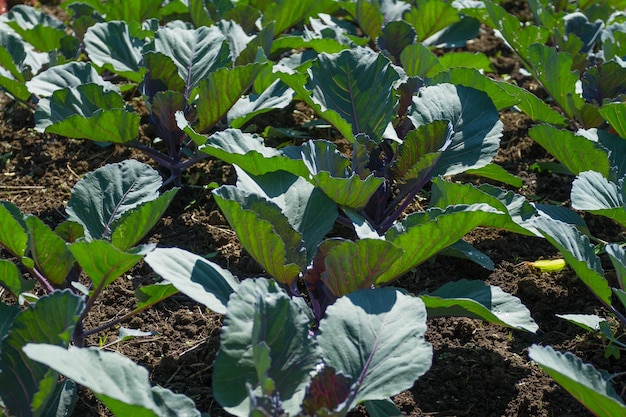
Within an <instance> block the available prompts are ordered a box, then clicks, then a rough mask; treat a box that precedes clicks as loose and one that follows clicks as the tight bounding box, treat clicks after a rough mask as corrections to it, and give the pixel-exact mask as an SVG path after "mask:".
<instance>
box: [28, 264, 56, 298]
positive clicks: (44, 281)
mask: <svg viewBox="0 0 626 417" xmlns="http://www.w3.org/2000/svg"><path fill="white" fill-rule="evenodd" d="M31 272H32V273H33V275H34V276H35V278H37V281H39V283H40V284H41V286H42V287H44V289H45V290H46V292H48V293H52V292H54V287H53V286H52V284H50V281H48V279H47V278H46V277H44V276H43V274H42V273H41V272H39V270H38V269H37V268H33V269H32V270H31Z"/></svg>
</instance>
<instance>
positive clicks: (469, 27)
mask: <svg viewBox="0 0 626 417" xmlns="http://www.w3.org/2000/svg"><path fill="white" fill-rule="evenodd" d="M460 18H461V20H459V21H458V22H456V23H453V24H451V25H450V26H448V27H446V28H445V29H443V30H440V31H439V32H437V33H435V34H434V35H432V36H430V37H429V38H428V39H425V40H423V41H422V43H423V44H424V45H426V46H428V47H435V48H446V49H453V48H464V47H465V45H466V44H467V41H469V40H471V39H476V38H477V37H478V31H479V30H480V22H479V21H478V20H476V19H473V18H470V17H467V16H460Z"/></svg>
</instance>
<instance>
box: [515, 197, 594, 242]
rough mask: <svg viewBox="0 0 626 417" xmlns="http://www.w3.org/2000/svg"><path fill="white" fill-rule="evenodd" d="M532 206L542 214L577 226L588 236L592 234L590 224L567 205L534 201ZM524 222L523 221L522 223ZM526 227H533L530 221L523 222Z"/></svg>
mask: <svg viewBox="0 0 626 417" xmlns="http://www.w3.org/2000/svg"><path fill="white" fill-rule="evenodd" d="M532 206H533V207H534V208H535V209H536V210H537V212H538V213H539V214H541V215H542V216H548V217H550V218H552V219H555V220H560V221H562V222H564V223H568V224H571V225H574V226H576V228H577V229H578V230H580V231H581V232H582V233H584V234H586V235H587V236H589V235H591V232H590V231H589V226H587V223H586V222H585V219H583V218H582V217H581V216H580V214H578V213H577V212H575V211H573V210H571V209H570V208H568V207H565V206H555V205H554V204H541V203H533V204H532ZM522 224H523V223H522ZM523 225H524V226H525V227H528V228H529V229H532V226H531V225H530V224H528V223H526V224H523Z"/></svg>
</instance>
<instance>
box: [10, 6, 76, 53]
mask: <svg viewBox="0 0 626 417" xmlns="http://www.w3.org/2000/svg"><path fill="white" fill-rule="evenodd" d="M7 17H8V20H7V21H6V22H5V23H6V24H7V25H8V26H10V27H11V28H12V29H13V30H15V31H16V32H17V33H18V34H19V35H20V36H21V37H22V39H24V40H25V41H26V42H28V43H30V44H31V45H33V46H34V47H35V48H37V49H38V50H40V51H41V52H50V51H52V50H54V49H57V48H58V47H59V42H60V41H61V38H63V37H64V36H65V25H64V24H63V22H61V21H60V20H58V19H57V18H55V17H53V16H52V15H50V14H47V13H43V12H41V11H39V10H36V9H35V8H34V7H29V6H25V5H21V4H18V5H15V6H14V7H12V8H11V10H10V11H9V13H8V15H7Z"/></svg>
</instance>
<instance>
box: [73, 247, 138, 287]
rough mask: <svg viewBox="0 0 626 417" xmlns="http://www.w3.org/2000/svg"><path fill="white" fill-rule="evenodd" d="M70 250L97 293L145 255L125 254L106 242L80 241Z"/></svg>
mask: <svg viewBox="0 0 626 417" xmlns="http://www.w3.org/2000/svg"><path fill="white" fill-rule="evenodd" d="M68 248H69V250H70V251H71V252H72V255H74V258H76V261H77V262H78V264H79V265H80V267H81V268H82V269H83V271H85V274H87V276H88V277H89V279H90V280H91V282H92V283H93V289H94V290H95V291H101V290H102V289H103V288H105V287H106V286H107V285H109V284H111V283H112V282H113V281H115V280H116V279H117V278H119V277H120V276H122V274H124V273H125V272H127V271H128V270H130V269H131V268H132V267H133V266H135V265H136V264H137V263H138V262H139V261H141V260H142V259H143V255H140V254H134V253H128V252H123V251H121V250H119V249H117V248H116V247H115V246H113V245H111V244H110V243H109V242H106V241H104V240H92V241H90V242H87V241H79V242H75V243H72V244H70V245H69V246H68Z"/></svg>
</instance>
